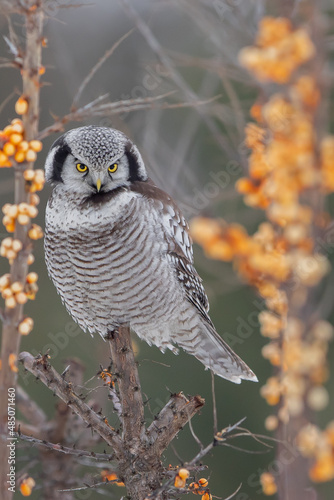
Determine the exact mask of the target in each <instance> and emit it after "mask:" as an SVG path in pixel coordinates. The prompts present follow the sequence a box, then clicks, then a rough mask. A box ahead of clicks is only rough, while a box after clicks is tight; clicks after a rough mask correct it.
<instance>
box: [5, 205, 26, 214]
mask: <svg viewBox="0 0 334 500" xmlns="http://www.w3.org/2000/svg"><path fill="white" fill-rule="evenodd" d="M29 207H30V205H29V203H25V202H22V203H20V204H19V205H18V212H19V214H24V215H28V214H29ZM8 215H9V214H8Z"/></svg>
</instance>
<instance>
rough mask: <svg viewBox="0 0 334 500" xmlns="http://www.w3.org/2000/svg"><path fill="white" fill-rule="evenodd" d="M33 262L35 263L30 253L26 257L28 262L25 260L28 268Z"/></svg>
mask: <svg viewBox="0 0 334 500" xmlns="http://www.w3.org/2000/svg"><path fill="white" fill-rule="evenodd" d="M34 262H35V257H34V256H33V254H32V253H30V254H29V255H28V260H27V264H28V266H31V264H33V263H34Z"/></svg>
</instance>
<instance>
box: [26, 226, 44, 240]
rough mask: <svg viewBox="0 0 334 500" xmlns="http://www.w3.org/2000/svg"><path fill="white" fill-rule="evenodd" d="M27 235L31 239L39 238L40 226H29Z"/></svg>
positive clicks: (40, 234) (40, 235) (41, 232)
mask: <svg viewBox="0 0 334 500" xmlns="http://www.w3.org/2000/svg"><path fill="white" fill-rule="evenodd" d="M28 236H29V238H31V239H32V240H39V239H40V238H43V231H42V228H41V227H40V226H38V225H37V224H33V225H32V226H31V229H29V231H28Z"/></svg>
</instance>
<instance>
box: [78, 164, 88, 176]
mask: <svg viewBox="0 0 334 500" xmlns="http://www.w3.org/2000/svg"><path fill="white" fill-rule="evenodd" d="M76 167H77V171H78V172H80V173H81V174H84V173H85V172H87V170H88V167H87V165H84V164H83V163H77V164H76Z"/></svg>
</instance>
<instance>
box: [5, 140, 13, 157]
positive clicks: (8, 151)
mask: <svg viewBox="0 0 334 500" xmlns="http://www.w3.org/2000/svg"><path fill="white" fill-rule="evenodd" d="M15 151H16V149H15V146H14V144H12V143H11V142H6V144H5V145H4V147H3V152H4V153H5V154H6V155H7V156H13V154H14V153H15Z"/></svg>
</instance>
